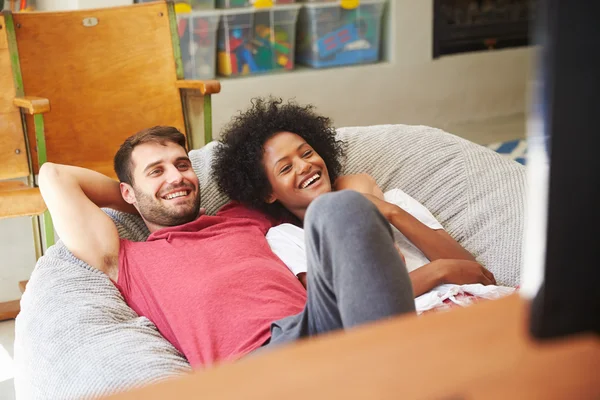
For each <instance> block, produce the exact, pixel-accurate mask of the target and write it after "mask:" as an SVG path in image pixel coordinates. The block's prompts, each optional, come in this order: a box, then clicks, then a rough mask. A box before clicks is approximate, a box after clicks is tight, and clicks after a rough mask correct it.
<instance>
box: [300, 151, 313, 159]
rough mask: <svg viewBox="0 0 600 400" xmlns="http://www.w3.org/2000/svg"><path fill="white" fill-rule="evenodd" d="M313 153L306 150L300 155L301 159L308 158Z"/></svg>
mask: <svg viewBox="0 0 600 400" xmlns="http://www.w3.org/2000/svg"><path fill="white" fill-rule="evenodd" d="M312 153H313V151H312V150H306V151H305V152H304V154H303V155H302V157H305V158H306V157H310V156H311V155H312Z"/></svg>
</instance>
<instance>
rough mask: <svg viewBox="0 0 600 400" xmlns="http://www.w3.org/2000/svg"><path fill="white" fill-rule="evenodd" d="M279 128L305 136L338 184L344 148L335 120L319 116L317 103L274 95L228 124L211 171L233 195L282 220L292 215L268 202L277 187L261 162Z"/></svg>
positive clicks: (255, 101)
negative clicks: (269, 178) (269, 141)
mask: <svg viewBox="0 0 600 400" xmlns="http://www.w3.org/2000/svg"><path fill="white" fill-rule="evenodd" d="M279 132H292V133H295V134H297V135H298V136H300V137H302V138H303V139H304V140H306V143H308V144H309V145H310V146H311V147H312V148H313V149H314V150H315V151H316V152H317V153H318V154H319V155H320V156H321V158H322V159H323V161H325V164H326V165H327V170H328V171H329V177H330V179H331V182H335V180H336V178H337V177H338V176H339V175H340V173H341V169H342V164H341V160H342V157H343V156H344V150H343V143H342V142H341V141H339V140H336V137H335V129H334V127H333V126H332V122H331V120H330V119H329V118H327V117H323V116H321V115H318V114H316V113H315V107H314V106H312V105H306V106H301V105H298V104H297V103H296V102H294V101H289V102H287V103H284V101H283V100H282V99H279V98H271V97H269V98H254V99H252V106H251V107H250V108H249V109H248V110H246V111H243V112H240V113H239V114H238V115H236V116H235V117H233V119H232V120H231V122H230V123H229V124H228V125H227V126H226V127H225V128H224V130H223V132H222V134H221V140H220V143H219V146H218V147H217V150H216V153H215V158H214V161H213V163H212V172H213V174H214V176H215V177H216V178H217V183H218V185H219V188H220V189H221V190H222V191H223V192H224V193H225V194H226V195H227V196H229V198H231V199H232V200H236V201H239V202H240V203H243V204H246V205H248V206H251V207H254V208H258V209H260V210H262V211H264V212H266V213H267V214H270V215H272V216H274V217H278V218H281V217H284V216H289V213H287V211H286V210H285V209H284V208H283V206H281V205H280V204H279V202H275V203H273V204H268V203H267V202H265V199H266V198H267V197H268V196H269V195H270V194H271V192H272V190H273V189H272V187H271V184H270V183H269V180H268V179H267V175H266V173H265V171H264V167H263V165H262V157H263V154H264V149H263V146H264V144H265V142H266V141H267V140H269V139H270V138H271V137H272V136H273V135H275V134H277V133H279Z"/></svg>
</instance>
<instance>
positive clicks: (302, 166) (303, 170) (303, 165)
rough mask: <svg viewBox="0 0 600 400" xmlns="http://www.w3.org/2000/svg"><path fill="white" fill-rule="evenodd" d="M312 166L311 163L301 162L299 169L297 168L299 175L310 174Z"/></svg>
mask: <svg viewBox="0 0 600 400" xmlns="http://www.w3.org/2000/svg"><path fill="white" fill-rule="evenodd" d="M310 165H311V164H310V163H309V162H306V161H304V160H300V161H299V162H298V168H297V171H298V173H299V174H304V173H306V172H308V171H309V170H310Z"/></svg>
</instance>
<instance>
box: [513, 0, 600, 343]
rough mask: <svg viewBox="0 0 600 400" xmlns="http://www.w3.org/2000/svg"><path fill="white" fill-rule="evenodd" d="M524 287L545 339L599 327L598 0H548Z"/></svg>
mask: <svg viewBox="0 0 600 400" xmlns="http://www.w3.org/2000/svg"><path fill="white" fill-rule="evenodd" d="M536 25H537V27H536V30H535V33H534V37H535V40H536V42H537V43H538V47H537V49H536V51H537V54H538V57H537V60H538V62H537V66H536V78H535V80H534V82H533V85H532V86H533V90H532V93H533V95H532V107H531V112H530V118H529V124H528V141H529V154H528V171H527V173H528V180H529V190H530V191H529V195H528V202H529V204H528V219H527V222H526V226H527V228H526V234H525V257H524V259H525V263H524V269H523V280H522V287H521V292H522V295H523V296H525V297H527V298H530V299H531V313H530V320H529V330H530V332H531V334H532V335H533V336H534V337H535V338H540V339H546V338H555V337H563V336H567V335H571V334H576V333H581V332H589V331H593V332H596V333H600V279H599V278H600V272H599V271H600V233H599V232H598V227H600V2H598V1H566V0H563V1H560V0H541V1H540V2H539V9H538V13H537V21H536Z"/></svg>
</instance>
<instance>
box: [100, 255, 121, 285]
mask: <svg viewBox="0 0 600 400" xmlns="http://www.w3.org/2000/svg"><path fill="white" fill-rule="evenodd" d="M102 272H104V273H105V274H106V275H108V277H109V278H110V279H112V280H113V281H114V282H117V279H118V276H119V256H114V255H110V256H104V259H103V260H102Z"/></svg>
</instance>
